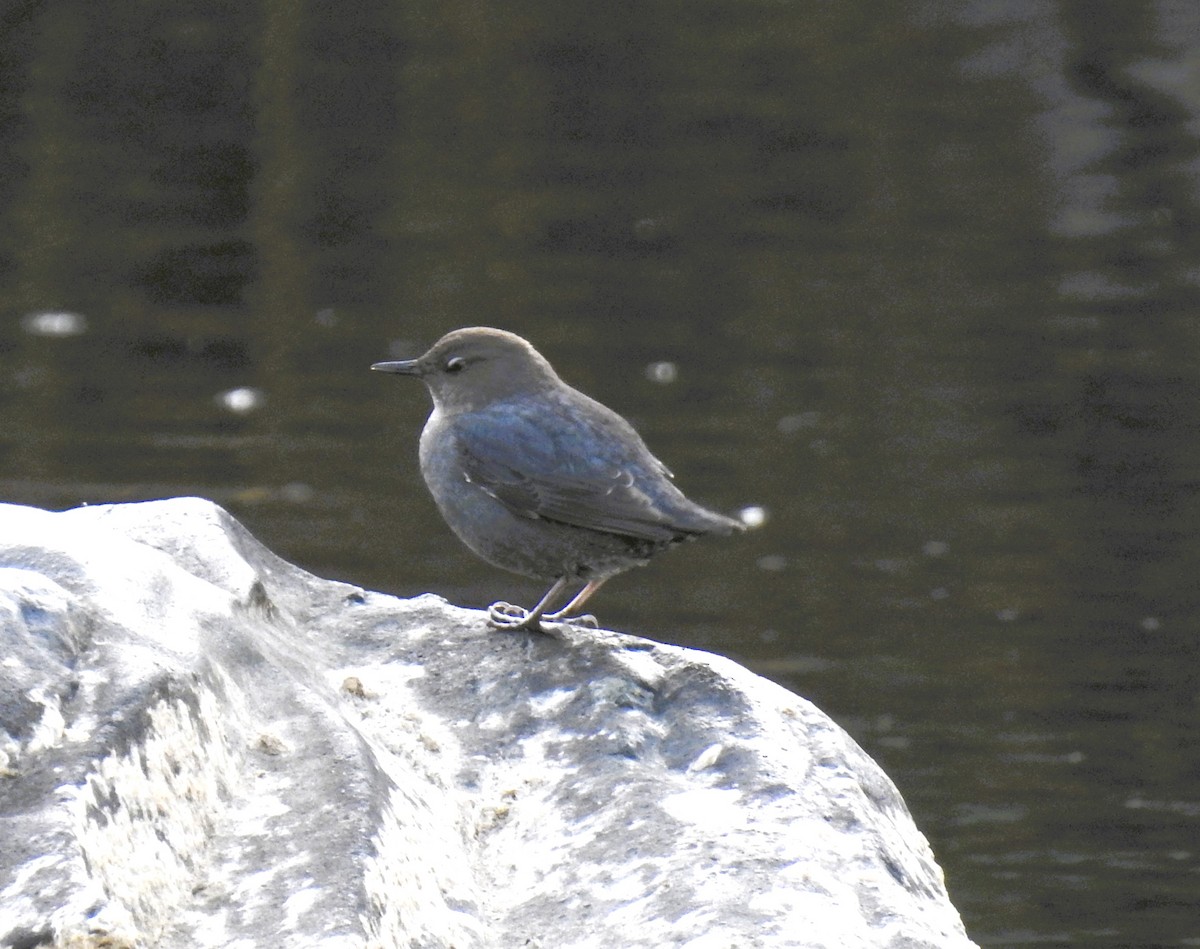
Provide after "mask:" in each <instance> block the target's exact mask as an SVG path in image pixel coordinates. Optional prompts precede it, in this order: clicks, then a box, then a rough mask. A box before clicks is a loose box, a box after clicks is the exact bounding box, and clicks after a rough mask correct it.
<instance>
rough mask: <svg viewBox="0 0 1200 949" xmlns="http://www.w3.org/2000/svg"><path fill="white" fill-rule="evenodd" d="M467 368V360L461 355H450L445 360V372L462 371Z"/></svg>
mask: <svg viewBox="0 0 1200 949" xmlns="http://www.w3.org/2000/svg"><path fill="white" fill-rule="evenodd" d="M466 368H467V361H466V360H465V359H463V358H462V356H451V357H450V358H449V359H447V360H446V372H462V371H463V370H464V369H466Z"/></svg>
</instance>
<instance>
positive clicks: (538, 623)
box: [487, 601, 600, 633]
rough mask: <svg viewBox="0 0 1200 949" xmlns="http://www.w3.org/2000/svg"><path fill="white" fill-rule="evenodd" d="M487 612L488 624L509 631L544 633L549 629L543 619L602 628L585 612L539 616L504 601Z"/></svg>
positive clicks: (589, 627)
mask: <svg viewBox="0 0 1200 949" xmlns="http://www.w3.org/2000/svg"><path fill="white" fill-rule="evenodd" d="M487 614H488V626H490V627H492V629H503V630H507V631H514V630H518V629H525V630H528V631H529V632H531V633H544V632H547V629H546V627H545V626H543V625H542V623H543V621H545V622H548V623H554V624H557V623H563V624H565V625H568V626H583V627H585V628H587V629H599V628H600V623H599V621H598V620H597V619H596V617H594V616H593V615H592V614H591V613H584V614H582V615H581V616H563V615H561V614H560V613H553V614H551V615H550V616H538V615H535V614H533V613H531V612H530V611H529V610H527V609H525V608H524V607H522V606H517V605H516V604H515V603H505V602H504V601H500V602H498V603H493V604H492V605H491V606H489V607H488V609H487Z"/></svg>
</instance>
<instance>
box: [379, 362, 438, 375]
mask: <svg viewBox="0 0 1200 949" xmlns="http://www.w3.org/2000/svg"><path fill="white" fill-rule="evenodd" d="M371 368H372V369H374V370H375V371H376V372H395V373H399V374H400V375H402V376H422V375H424V374H425V370H424V367H423V366H422V365H421V360H419V359H401V360H400V361H399V362H377V363H374V364H372V366H371Z"/></svg>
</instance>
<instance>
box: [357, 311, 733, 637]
mask: <svg viewBox="0 0 1200 949" xmlns="http://www.w3.org/2000/svg"><path fill="white" fill-rule="evenodd" d="M371 368H372V369H377V370H379V371H380V372H395V373H400V374H401V375H405V376H416V377H417V378H418V379H420V380H421V381H422V382H424V383H425V385H426V386H428V388H429V392H430V395H432V396H433V412H432V413H430V416H429V421H428V422H426V423H425V430H424V431H423V432H422V433H421V451H420V457H421V474H422V475H423V476H424V478H425V483H426V484H427V485H428V486H429V491H430V493H432V494H433V499H434V501H436V502H437V506H438V508H439V509H440V510H441V512H442V517H444V518H445V519H446V523H447V524H449V525H450V528H451V530H453V531H454V533H455V534H457V535H458V537H459V539H460V540H461V541H462V542H463V543H465V544H466V545H467V546H468V547H470V548H471V550H473V551H474V552H475V553H476V554H478V555H479V556H480V557H482V558H483V559H484V560H486V561H488V562H489V563H492V564H495V565H496V566H497V567H502V568H503V569H505V570H510V571H512V572H513V573H520V574H524V575H525V576H528V577H535V578H537V579H539V580H552V581H554V582H553V585H552V586H551V587H550V589H549V591H548V592H547V593H546V595H545V596H544V597H542V599H541V600H540V601H539V602H538V604H537V605H536V606H535V607H534V608H533V609H531V610H524V609H522V608H521V607H519V606H514V605H512V604H511V603H503V602H501V603H493V604H492V605H491V606H490V607H489V608H488V618H489V623H490V625H491V626H493V627H495V628H497V629H527V630H533V631H538V632H541V631H543V630H542V625H541V623H542V620H543V619H546V620H551V621H558V620H566V619H567V617H569V616H571V615H572V614H574V613H575V612H576V611H577V610H578V609H579V608H580V607H582V606H583V604H584V603H585V602H586V601H587V600H588V598H589V597H591V596H592V594H594V593H595V592H596V591H597V590H598V589H600V586H601V584H603V583H604V581H606V580H607V579H609V577H612V576H614V575H616V574H618V573H621V572H622V571H624V570H628V569H629V568H630V567H635V566H638V565H640V564H644V563H646V562H647V561H648V560H649V559H650V558H651V557H652V556H654V555H655V554H657V553H659V552H660V551H663V550H666V549H667V548H668V547H672V546H674V545H675V544H678V543H680V542H681V541H685V540H693V539H694V538H696V537H700V536H702V535H704V534H729V533H731V532H732V531H735V530H741V529H742V528H743V525H742V524H741V523H739V522H738V521H735V520H732V519H731V518H728V517H724V516H723V515H721V514H716V513H714V512H713V511H709V510H706V509H705V508H702V507H700V505H698V504H694V503H693V502H691V501H689V500H688V499H687V498H686V497H684V496H683V493H682V492H681V491H680V490H679V489H678V488H676V487H675V485H673V484H672V483H671V480H670V479H671V477H672V476H671V472H670V471H668V470H667V466H666V465H664V464H663V463H662V462H661V461H659V460H658V459H657V458H655V457H654V456H653V455H652V454H650V450H649V449H648V448H647V447H646V445H645V443H644V442H643V441H642V439H641V437H640V436H639V435H638V433H637V432H635V431H634V430H633V426H632V425H630V424H629V423H628V422H627V421H625V419H623V418H621V416H619V415H617V413H616V412H614V411H612V410H611V409H609V408H606V407H605V406H603V405H601V404H600V403H599V402H597V401H595V400H594V399H590V398H588V397H587V396H586V395H584V394H583V393H582V392H579V391H578V390H576V389H572V388H571V387H570V386H569V385H567V384H566V383H565V382H563V381H562V380H561V379H560V378H559V377H558V374H557V373H556V372H555V371H554V370H553V369H552V368H551V366H550V363H549V362H547V361H546V359H545V357H543V356H542V354H541V353H539V352H538V351H537V350H536V349H534V348H533V347H532V346H531V345H530V344H529V343H527V342H526V341H525V340H523V339H522V338H521V337H520V336H517V335H515V334H513V333H506V332H504V331H503V330H497V329H488V328H486V327H474V328H470V329H460V330H455V331H454V332H452V333H448V334H446V335H445V336H443V337H442V338H441V339H440V340H438V341H437V342H436V343H434V345H433V348H432V349H430V350H429V352H427V353H426V354H425V355H424V356H421V357H420V358H419V359H406V360H403V361H401V362H377V363H375V364H374V365H373V366H371ZM577 582H582V583H584V587H583V589H582V590H581V591H580V592H579V593H578V594H577V595H576V596H575V597H574V598H573V599H572V600H571V601H570V602H568V603H567V605H566V606H564V607H563V608H562V609H561V610H559V611H558V612H557V613H552V614H549V615H547V614H546V610H548V609H549V608H550V606H551V605H552V604H553V603H554V602H555V601H556V600H557V599H558V598H559V597H560V595H561V594H562V593H563V591H564V590H565V589H566V588H567V587H568V586H569V585H571V584H573V583H577ZM576 621H577V622H586V623H588V624H589V625H595V620H594V619H593V618H592V617H590V616H589V617H580V618H578V619H577V620H576Z"/></svg>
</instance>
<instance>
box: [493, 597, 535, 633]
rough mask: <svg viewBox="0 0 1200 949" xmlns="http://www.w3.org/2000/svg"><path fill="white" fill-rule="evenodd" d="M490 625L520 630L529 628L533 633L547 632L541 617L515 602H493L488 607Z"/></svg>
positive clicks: (497, 627)
mask: <svg viewBox="0 0 1200 949" xmlns="http://www.w3.org/2000/svg"><path fill="white" fill-rule="evenodd" d="M487 614H488V625H489V626H490V627H492V629H503V630H510V631H511V630H518V629H527V630H529V631H530V632H532V633H541V632H545V630H544V629H542V624H541V617H539V616H533V615H532V614H530V612H529V610H527V609H525V608H524V607H522V606H517V605H516V604H515V603H504V602H500V603H493V604H492V605H491V606H489V607H488V610H487Z"/></svg>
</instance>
